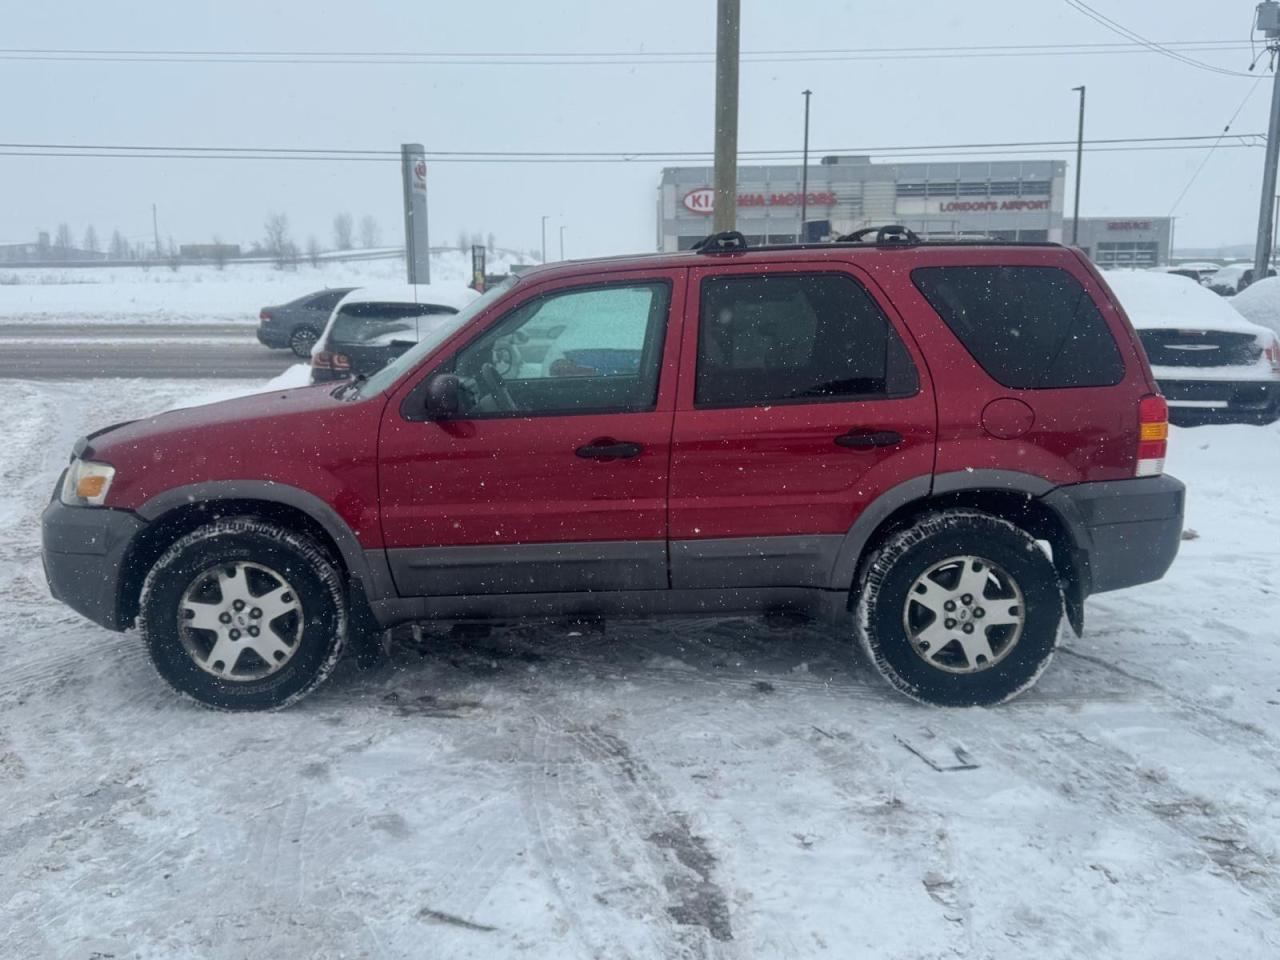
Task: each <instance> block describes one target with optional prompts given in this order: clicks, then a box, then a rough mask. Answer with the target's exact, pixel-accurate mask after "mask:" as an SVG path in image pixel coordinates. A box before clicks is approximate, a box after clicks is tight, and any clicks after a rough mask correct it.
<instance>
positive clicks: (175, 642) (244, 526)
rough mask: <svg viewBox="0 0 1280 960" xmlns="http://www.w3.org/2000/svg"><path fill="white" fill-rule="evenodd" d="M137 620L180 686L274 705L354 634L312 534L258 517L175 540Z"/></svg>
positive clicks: (285, 700) (216, 703)
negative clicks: (298, 531) (297, 531)
mask: <svg viewBox="0 0 1280 960" xmlns="http://www.w3.org/2000/svg"><path fill="white" fill-rule="evenodd" d="M138 629H139V631H140V632H141V633H142V636H143V639H144V640H145V641H146V644H147V650H148V652H149V653H150V654H151V659H152V662H153V663H154V664H155V666H156V669H157V670H158V671H159V673H160V676H161V677H163V678H164V679H165V681H167V682H168V683H169V685H170V686H172V687H173V688H174V689H175V690H177V691H178V692H179V693H184V694H186V695H187V696H189V697H191V698H193V699H195V700H198V701H199V702H200V703H203V704H205V705H206V706H210V707H216V708H219V709H222V710H270V709H275V708H278V707H283V706H287V705H288V704H290V703H292V702H294V701H295V700H298V699H300V698H301V697H303V696H305V695H306V694H307V693H309V692H310V691H311V690H313V689H315V687H317V686H319V685H320V683H321V682H323V681H324V679H325V678H326V677H327V676H328V675H329V673H330V672H331V671H332V670H333V668H334V665H335V664H336V663H337V662H338V658H339V656H341V653H342V647H343V643H344V642H345V640H346V635H347V606H346V601H345V598H344V593H343V589H342V580H341V578H340V577H339V575H338V572H337V570H336V569H335V568H334V564H333V562H332V561H331V560H330V558H329V557H328V555H327V554H326V553H325V552H324V551H323V550H322V549H320V547H319V546H317V545H316V544H315V543H314V542H313V541H312V540H311V539H310V538H308V537H305V536H303V535H301V534H298V533H295V532H293V531H291V530H287V529H285V528H283V527H279V526H276V525H275V524H271V523H266V522H264V521H261V520H258V519H255V518H253V517H237V518H234V519H228V520H218V521H215V522H214V523H210V524H208V525H207V526H203V527H200V528H198V529H196V530H193V531H192V532H191V533H188V534H187V535H186V536H184V537H181V538H180V539H179V540H177V541H176V542H175V543H174V544H173V545H172V546H171V547H170V548H169V549H168V550H167V551H165V553H164V555H163V556H161V557H160V559H159V560H158V561H156V564H155V566H154V567H153V568H152V570H151V572H150V573H149V574H148V575H147V578H146V581H145V582H144V583H143V586H142V598H141V602H140V610H139V615H138Z"/></svg>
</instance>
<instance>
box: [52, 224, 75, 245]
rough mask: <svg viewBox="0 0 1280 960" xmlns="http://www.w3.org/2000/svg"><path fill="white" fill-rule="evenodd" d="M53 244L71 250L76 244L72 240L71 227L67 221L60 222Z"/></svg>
mask: <svg viewBox="0 0 1280 960" xmlns="http://www.w3.org/2000/svg"><path fill="white" fill-rule="evenodd" d="M53 245H54V246H55V247H57V248H58V249H59V250H70V249H71V248H72V247H73V246H75V244H74V243H73V242H72V240H71V228H70V227H69V226H67V225H66V224H65V223H60V224H58V232H57V233H56V234H55V235H54V238H53Z"/></svg>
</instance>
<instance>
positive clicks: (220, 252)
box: [213, 236, 227, 270]
mask: <svg viewBox="0 0 1280 960" xmlns="http://www.w3.org/2000/svg"><path fill="white" fill-rule="evenodd" d="M213 265H214V266H215V267H217V268H218V269H219V270H225V269H226V268H227V248H226V247H225V246H224V245H223V243H222V238H221V237H216V236H215V237H214V238H213Z"/></svg>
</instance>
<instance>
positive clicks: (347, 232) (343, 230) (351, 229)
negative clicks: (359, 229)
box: [333, 213, 355, 250]
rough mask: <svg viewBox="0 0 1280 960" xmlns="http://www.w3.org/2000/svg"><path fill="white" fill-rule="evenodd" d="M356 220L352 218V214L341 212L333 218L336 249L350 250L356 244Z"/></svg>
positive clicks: (334, 246) (334, 245)
mask: <svg viewBox="0 0 1280 960" xmlns="http://www.w3.org/2000/svg"><path fill="white" fill-rule="evenodd" d="M354 236H355V221H353V220H352V219H351V214H349V213H340V214H338V215H337V216H336V217H334V218H333V248H334V249H335V250H350V249H351V248H352V247H354V246H355V240H354Z"/></svg>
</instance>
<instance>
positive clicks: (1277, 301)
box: [1231, 277, 1280, 335]
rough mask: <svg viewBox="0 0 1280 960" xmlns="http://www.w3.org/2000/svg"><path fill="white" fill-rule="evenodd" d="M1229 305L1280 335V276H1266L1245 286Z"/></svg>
mask: <svg viewBox="0 0 1280 960" xmlns="http://www.w3.org/2000/svg"><path fill="white" fill-rule="evenodd" d="M1231 305H1232V306H1233V307H1235V308H1236V310H1238V311H1239V312H1240V313H1241V314H1242V315H1244V316H1245V317H1246V318H1247V319H1249V320H1251V321H1253V322H1254V323H1256V324H1258V325H1260V326H1263V327H1266V328H1267V329H1268V330H1271V331H1273V332H1274V333H1276V334H1277V335H1280V277H1267V278H1266V279H1265V280H1259V281H1258V282H1257V283H1253V284H1250V285H1249V286H1247V287H1245V288H1244V289H1243V290H1241V291H1240V292H1239V293H1237V294H1236V295H1235V296H1234V297H1232V298H1231Z"/></svg>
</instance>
